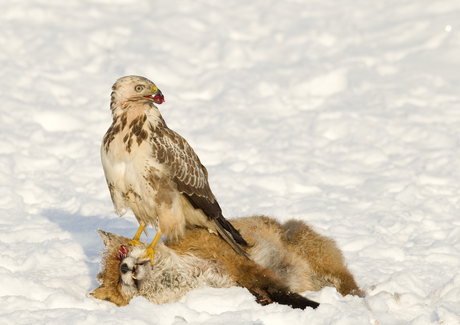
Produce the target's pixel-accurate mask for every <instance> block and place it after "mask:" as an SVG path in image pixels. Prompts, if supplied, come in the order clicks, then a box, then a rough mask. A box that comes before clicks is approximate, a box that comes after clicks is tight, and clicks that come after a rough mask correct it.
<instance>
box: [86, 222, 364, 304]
mask: <svg viewBox="0 0 460 325" xmlns="http://www.w3.org/2000/svg"><path fill="white" fill-rule="evenodd" d="M231 223H232V224H233V225H234V226H235V228H236V229H240V232H241V235H242V236H243V237H244V238H245V239H246V240H247V242H248V243H249V247H247V248H244V249H245V250H246V252H248V253H249V255H250V257H251V258H252V259H247V258H245V257H243V256H242V255H240V254H238V253H236V252H235V251H234V250H233V249H232V248H231V247H230V246H229V245H227V244H226V243H225V242H224V241H223V240H222V238H220V237H219V236H216V235H214V234H211V233H209V231H208V230H206V229H203V228H193V229H187V230H186V232H185V235H184V237H183V238H182V239H181V240H178V241H169V242H165V243H164V244H160V245H159V246H158V250H161V249H166V250H167V248H163V246H162V245H165V246H166V247H168V248H169V249H170V250H172V252H174V254H177V256H179V257H181V256H182V257H184V258H185V257H186V256H194V257H197V258H199V259H200V260H205V261H206V260H207V261H213V262H215V263H218V265H220V267H221V269H222V270H223V273H225V274H224V275H223V276H228V277H230V278H231V279H232V280H233V281H234V282H235V283H236V284H237V285H239V286H241V287H245V288H247V289H248V290H249V291H250V292H252V293H253V294H254V295H255V296H256V297H258V299H259V301H264V302H267V303H270V302H271V301H272V300H273V297H277V299H278V298H279V297H280V295H281V296H282V298H280V299H281V300H283V299H284V298H283V297H285V296H286V295H296V294H295V292H297V293H298V292H304V291H307V290H311V291H319V290H321V289H322V288H323V287H325V286H333V287H336V288H337V291H338V292H340V293H341V294H342V295H347V294H356V295H360V296H361V295H363V293H362V292H361V291H360V289H359V288H358V286H357V284H356V282H355V280H354V278H353V276H352V275H351V273H350V272H349V271H348V269H347V268H346V266H345V264H344V260H343V257H342V254H341V252H340V250H339V249H338V248H337V246H336V244H335V242H334V241H333V240H331V239H329V238H327V237H325V236H322V235H320V234H318V233H317V232H315V231H314V230H313V229H312V228H310V227H309V226H308V225H306V224H305V223H303V222H301V221H296V220H291V221H288V222H286V223H285V224H280V223H279V222H278V221H276V220H275V219H272V218H268V217H266V216H255V217H249V218H241V219H235V220H231ZM106 235H107V236H108V237H106V238H104V241H105V244H106V245H107V248H106V252H105V254H104V255H103V260H102V265H103V268H102V271H101V272H100V273H99V275H98V279H99V281H100V283H101V286H100V287H99V288H98V289H96V290H95V291H93V292H92V293H91V294H92V295H93V296H94V297H96V298H98V299H104V300H109V301H112V302H114V303H116V304H117V305H119V306H123V305H126V304H128V303H129V300H130V299H131V297H129V296H126V295H124V294H123V292H122V290H121V282H120V271H119V267H120V260H119V259H118V255H117V254H119V245H120V244H126V243H127V242H128V241H129V239H128V238H124V237H120V236H117V235H113V234H106ZM168 251H169V250H168ZM256 262H257V263H256ZM153 268H155V265H154V266H153ZM190 290H192V288H190ZM299 297H300V296H299ZM291 298H292V299H294V300H296V299H297V296H289V297H288V301H289V303H288V304H291V305H294V304H295V303H296V302H294V303H292V301H291V300H292V299H291ZM300 298H301V299H305V298H302V297H300ZM300 298H299V299H300ZM300 303H301V304H302V303H303V302H300ZM298 308H304V307H298Z"/></svg>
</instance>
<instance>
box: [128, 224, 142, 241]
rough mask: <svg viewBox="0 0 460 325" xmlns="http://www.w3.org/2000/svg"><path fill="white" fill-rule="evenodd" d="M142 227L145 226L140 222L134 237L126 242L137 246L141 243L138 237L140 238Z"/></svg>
mask: <svg viewBox="0 0 460 325" xmlns="http://www.w3.org/2000/svg"><path fill="white" fill-rule="evenodd" d="M144 228H145V223H143V222H140V224H139V229H137V231H136V234H135V235H134V238H133V239H132V240H131V241H130V242H129V243H128V245H131V246H137V245H140V244H141V242H140V240H139V239H140V238H141V235H142V232H143V231H144Z"/></svg>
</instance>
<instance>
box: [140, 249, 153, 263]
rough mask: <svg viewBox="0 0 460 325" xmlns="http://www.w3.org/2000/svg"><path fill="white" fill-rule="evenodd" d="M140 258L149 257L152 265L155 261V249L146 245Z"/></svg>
mask: <svg viewBox="0 0 460 325" xmlns="http://www.w3.org/2000/svg"><path fill="white" fill-rule="evenodd" d="M142 258H149V259H150V265H153V263H154V262H155V249H154V248H153V247H148V248H146V250H145V254H144V256H142Z"/></svg>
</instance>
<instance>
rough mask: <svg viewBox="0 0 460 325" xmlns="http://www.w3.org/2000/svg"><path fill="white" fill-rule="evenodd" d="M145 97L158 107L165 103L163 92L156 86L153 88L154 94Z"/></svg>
mask: <svg viewBox="0 0 460 325" xmlns="http://www.w3.org/2000/svg"><path fill="white" fill-rule="evenodd" d="M144 97H145V98H148V99H150V100H152V101H153V102H154V103H155V104H158V105H161V104H163V103H164V102H165V97H164V96H163V94H162V93H161V90H160V89H158V88H157V87H155V86H153V87H152V92H151V93H149V94H148V95H146V96H144Z"/></svg>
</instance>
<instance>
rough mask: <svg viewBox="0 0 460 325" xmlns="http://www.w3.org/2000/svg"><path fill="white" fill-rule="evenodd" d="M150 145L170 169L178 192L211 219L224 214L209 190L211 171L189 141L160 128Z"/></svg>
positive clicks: (161, 161) (159, 160)
mask: <svg viewBox="0 0 460 325" xmlns="http://www.w3.org/2000/svg"><path fill="white" fill-rule="evenodd" d="M152 131H153V130H152ZM150 142H151V145H152V155H153V157H154V158H155V159H156V160H157V161H158V162H159V163H160V164H163V165H164V166H165V167H166V168H167V169H168V170H169V173H170V177H171V179H172V181H173V182H174V183H175V184H176V186H177V190H178V191H179V192H180V193H182V194H184V195H185V197H186V198H187V199H188V201H189V202H190V203H191V204H192V206H193V207H194V208H195V209H201V210H202V211H203V212H204V213H205V215H206V216H207V217H208V219H215V218H217V217H218V216H219V215H221V214H222V210H221V208H220V206H219V204H218V203H217V201H216V199H215V197H214V194H213V193H212V191H211V188H210V187H209V183H208V172H207V170H206V168H205V167H204V166H203V165H202V164H201V162H200V159H199V158H198V155H197V154H196V153H195V151H194V150H193V148H192V147H191V146H190V145H189V144H188V142H187V141H186V140H185V139H184V138H182V137H181V136H180V135H179V134H177V133H176V132H174V131H173V130H171V129H168V128H163V129H156V130H155V133H154V136H153V137H151V139H150Z"/></svg>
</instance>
